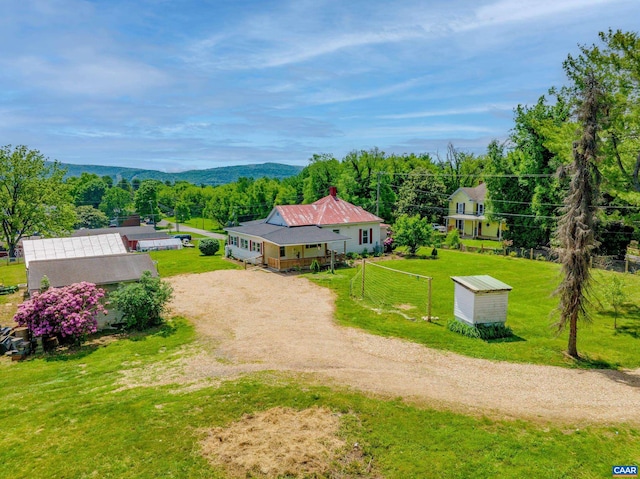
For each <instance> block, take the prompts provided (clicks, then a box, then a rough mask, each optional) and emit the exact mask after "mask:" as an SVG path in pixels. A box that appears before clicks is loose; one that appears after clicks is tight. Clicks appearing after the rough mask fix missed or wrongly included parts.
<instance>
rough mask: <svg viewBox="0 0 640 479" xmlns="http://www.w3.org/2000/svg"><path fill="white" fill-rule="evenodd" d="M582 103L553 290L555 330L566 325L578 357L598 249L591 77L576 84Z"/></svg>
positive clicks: (597, 100) (596, 90) (598, 98)
mask: <svg viewBox="0 0 640 479" xmlns="http://www.w3.org/2000/svg"><path fill="white" fill-rule="evenodd" d="M581 87H582V95H581V96H582V103H581V105H580V108H579V110H578V121H579V122H580V124H581V125H582V128H583V131H582V136H581V137H580V140H579V141H578V142H576V143H575V144H574V147H573V164H572V165H571V168H570V172H571V173H572V178H571V183H570V185H569V193H568V195H567V197H566V198H565V202H564V203H565V206H564V208H563V215H562V217H561V219H560V221H559V223H558V230H557V239H558V242H559V244H560V247H559V248H558V254H559V259H560V263H561V264H562V274H563V279H562V282H561V283H560V286H558V289H557V291H556V293H557V295H558V296H559V298H560V303H559V306H558V309H559V310H560V319H559V320H558V323H557V327H558V330H560V331H561V330H563V329H565V328H566V327H567V325H568V326H569V343H568V347H567V352H568V354H569V355H570V356H571V357H574V358H579V355H578V346H577V340H578V320H579V319H588V317H589V316H588V314H587V305H588V300H587V293H588V289H589V282H590V279H591V274H590V272H589V257H590V254H591V252H592V251H593V249H594V248H595V247H596V246H597V243H596V241H595V236H594V217H595V207H596V198H597V195H598V188H599V174H598V172H597V167H596V165H597V161H598V129H599V125H600V122H601V121H602V111H603V103H602V100H603V98H602V97H603V95H602V91H601V89H600V85H599V84H598V82H597V80H596V79H595V77H594V76H593V75H588V77H587V79H586V80H584V82H583V83H581Z"/></svg>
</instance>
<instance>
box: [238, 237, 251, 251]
mask: <svg viewBox="0 0 640 479" xmlns="http://www.w3.org/2000/svg"><path fill="white" fill-rule="evenodd" d="M240 248H242V249H249V241H247V240H246V239H244V238H240Z"/></svg>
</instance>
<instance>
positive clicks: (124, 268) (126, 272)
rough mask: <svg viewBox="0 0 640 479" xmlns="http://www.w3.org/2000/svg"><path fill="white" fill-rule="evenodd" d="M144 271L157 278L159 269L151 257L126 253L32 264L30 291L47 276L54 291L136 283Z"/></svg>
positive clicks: (40, 261)
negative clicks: (78, 285)
mask: <svg viewBox="0 0 640 479" xmlns="http://www.w3.org/2000/svg"><path fill="white" fill-rule="evenodd" d="M143 271H150V272H151V276H153V277H156V276H158V271H157V270H156V265H155V263H154V262H153V260H152V259H151V257H150V256H149V255H148V254H134V253H124V254H117V255H109V256H90V257H84V258H64V259H47V260H39V261H32V262H31V266H30V268H29V272H28V284H29V290H30V291H33V290H36V289H38V288H39V287H40V283H41V281H42V277H43V276H45V275H46V276H47V278H48V279H49V283H50V284H51V286H52V287H54V288H59V287H61V286H69V285H70V284H73V283H80V282H81V281H88V282H89V283H94V284H97V285H105V284H113V283H121V282H126V281H137V280H139V279H140V277H141V276H142V273H143Z"/></svg>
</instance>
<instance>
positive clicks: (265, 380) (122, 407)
mask: <svg viewBox="0 0 640 479" xmlns="http://www.w3.org/2000/svg"><path fill="white" fill-rule="evenodd" d="M193 339H194V331H193V328H192V327H191V326H190V325H189V324H188V323H187V322H186V321H184V320H180V319H176V320H174V321H173V322H172V323H170V325H169V326H166V327H164V328H161V329H160V330H157V331H155V332H151V333H147V334H139V335H134V336H130V337H123V338H122V339H120V340H118V341H115V342H111V343H109V344H107V345H103V346H85V347H84V348H83V349H81V350H80V351H78V352H76V353H75V354H70V355H66V354H63V353H59V354H57V355H53V356H41V357H35V358H31V359H28V360H26V361H24V362H21V363H14V362H11V361H8V360H7V359H4V358H3V359H1V360H0V389H1V390H2V391H3V393H2V396H1V398H0V411H1V412H0V418H1V419H2V420H3V421H2V423H3V424H5V427H4V428H3V433H2V435H0V477H30V478H34V479H40V478H43V479H44V478H68V479H74V478H90V477H99V478H118V479H121V478H122V479H126V478H135V479H145V478H149V479H156V478H224V477H226V476H225V474H224V472H223V471H221V470H219V469H215V468H213V467H212V466H210V465H209V463H207V462H206V461H205V460H204V459H203V458H202V456H201V455H200V446H199V441H200V440H201V439H202V438H203V437H204V434H205V433H204V432H203V431H204V430H205V429H207V428H211V427H216V426H224V425H227V424H229V423H231V422H232V421H235V420H238V419H240V418H241V417H242V415H243V414H250V413H253V412H257V411H262V410H266V409H269V408H272V407H275V406H286V407H291V408H294V409H305V408H308V407H311V406H315V405H321V406H324V407H327V408H329V409H331V410H332V411H335V412H336V413H339V414H341V435H342V437H343V438H344V439H345V440H346V441H347V444H349V447H351V445H353V444H354V443H356V442H357V443H359V445H360V447H361V448H362V450H363V452H364V462H366V464H364V463H362V464H360V466H358V467H356V466H354V467H353V470H352V471H351V474H349V471H347V474H343V475H337V474H336V476H335V477H345V478H348V477H351V478H353V477H367V476H368V474H367V473H366V472H364V473H363V471H365V466H367V465H369V461H371V462H370V466H371V467H372V468H373V472H375V473H378V474H380V475H381V476H383V477H385V478H389V479H394V478H400V479H407V478H429V477H434V478H461V479H467V478H469V477H474V478H495V477H504V478H522V477H527V478H545V479H550V478H569V477H571V478H600V477H610V474H611V466H612V465H614V464H637V463H638V462H639V460H640V430H639V429H638V428H635V427H631V426H628V425H617V426H610V427H605V426H584V425H580V426H578V427H576V426H571V425H554V424H547V423H542V424H538V423H531V422H526V421H513V420H504V421H503V420H495V419H489V418H486V417H469V416H465V415H462V414H457V413H453V412H446V411H436V410H432V409H429V408H419V407H415V406H412V405H408V404H405V403H403V402H402V401H399V400H379V399H375V398H373V397H371V396H369V395H361V394H356V393H353V392H348V391H344V390H339V389H337V390H336V389H330V388H328V387H320V386H313V385H308V384H305V383H304V382H301V381H300V380H296V379H295V378H293V377H288V376H286V375H274V374H269V373H264V374H260V375H253V376H248V377H245V378H242V379H239V380H235V381H230V382H225V383H223V384H222V385H221V386H220V387H219V388H214V387H206V388H203V389H199V390H193V389H189V388H186V389H180V387H178V386H175V385H168V386H162V387H150V386H147V387H143V386H138V387H134V388H131V389H121V384H120V383H119V380H120V378H121V377H122V371H124V370H129V369H132V368H142V367H144V366H145V365H149V364H155V365H156V366H158V365H160V366H161V365H162V364H164V363H166V362H169V361H172V360H174V359H175V358H176V357H179V356H176V354H182V353H180V351H181V348H183V347H184V345H185V344H188V343H190V342H192V341H193ZM356 473H362V474H361V475H356Z"/></svg>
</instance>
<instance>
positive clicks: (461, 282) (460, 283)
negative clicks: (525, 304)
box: [451, 275, 513, 326]
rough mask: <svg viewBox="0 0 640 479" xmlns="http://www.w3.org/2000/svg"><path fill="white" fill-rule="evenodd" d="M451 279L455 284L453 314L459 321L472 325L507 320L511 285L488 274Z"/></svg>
mask: <svg viewBox="0 0 640 479" xmlns="http://www.w3.org/2000/svg"><path fill="white" fill-rule="evenodd" d="M451 279H452V280H453V282H454V285H455V292H454V306H453V314H454V316H455V318H456V319H457V320H458V321H462V322H463V323H466V324H469V325H471V326H474V325H476V324H492V323H504V322H506V320H507V303H508V297H509V291H511V290H512V289H513V288H511V286H509V285H508V284H505V283H503V282H502V281H499V280H497V279H495V278H493V277H491V276H488V275H480V276H452V277H451Z"/></svg>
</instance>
